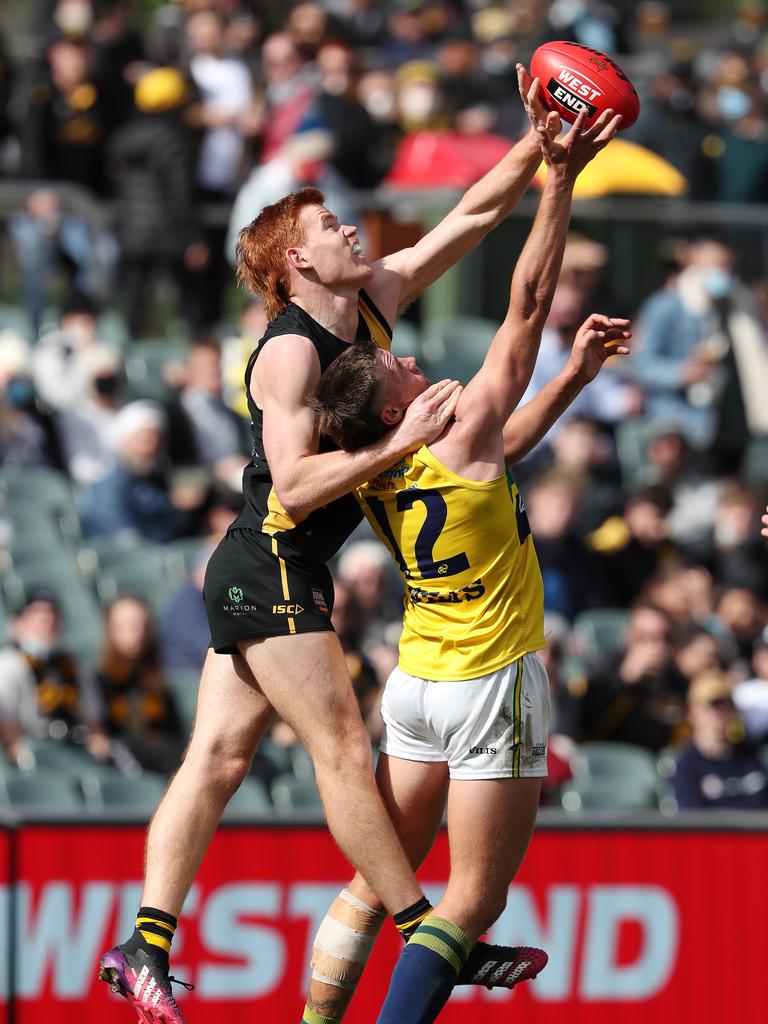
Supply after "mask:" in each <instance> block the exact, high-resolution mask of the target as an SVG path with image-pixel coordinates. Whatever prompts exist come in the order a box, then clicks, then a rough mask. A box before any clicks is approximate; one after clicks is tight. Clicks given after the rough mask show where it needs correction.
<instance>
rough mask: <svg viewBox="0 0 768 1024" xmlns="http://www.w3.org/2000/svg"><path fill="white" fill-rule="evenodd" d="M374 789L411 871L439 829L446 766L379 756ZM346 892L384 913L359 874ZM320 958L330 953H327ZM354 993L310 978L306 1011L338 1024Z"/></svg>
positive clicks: (444, 790) (374, 909)
mask: <svg viewBox="0 0 768 1024" xmlns="http://www.w3.org/2000/svg"><path fill="white" fill-rule="evenodd" d="M376 783H377V785H378V787H379V792H380V793H381V796H382V799H383V801H384V805H385V807H386V809H387V812H388V814H389V816H390V818H391V820H392V824H393V825H394V826H395V831H396V832H397V837H398V839H399V840H400V844H401V846H402V848H403V851H404V852H405V855H406V856H407V857H408V860H409V861H410V864H411V866H412V867H413V868H414V870H415V869H416V868H418V866H419V865H420V864H421V862H422V861H423V860H424V858H425V857H426V855H427V853H428V852H429V850H430V848H431V846H432V843H433V842H434V839H435V835H436V834H437V830H438V829H439V827H440V822H441V820H442V817H443V810H444V809H445V799H446V795H447V790H448V765H447V764H446V763H445V762H424V761H405V760H403V759H402V758H399V757H389V756H388V755H387V754H382V755H381V756H380V758H379V764H378V768H377V769H376ZM347 891H348V892H349V893H351V895H352V896H354V897H355V898H356V899H358V900H360V901H361V902H362V903H364V904H365V905H366V906H368V907H369V908H370V909H371V910H373V911H382V910H383V909H384V905H383V904H382V903H381V901H380V900H379V898H378V896H377V895H376V893H375V892H374V891H373V889H372V888H371V887H370V886H369V885H368V883H367V882H366V881H365V879H364V878H363V876H362V875H361V874H360V873H359V872H358V873H357V874H356V875H355V877H354V879H353V880H352V882H351V883H350V884H349V886H348V888H347ZM382 922H383V918H381V919H379V920H378V921H375V922H372V925H373V924H375V926H376V931H378V926H379V925H380V924H381V923H382ZM372 930H373V929H372ZM375 933H376V932H373V934H374V935H375ZM322 952H323V953H325V954H327V953H328V951H327V950H324V951H322ZM313 960H314V957H313ZM362 966H364V965H361V966H360V968H359V970H360V971H362ZM349 982H350V983H354V985H356V982H357V977H354V976H353V977H351V978H350V979H349ZM354 992H355V988H354V987H350V988H341V987H339V986H338V985H329V984H328V983H327V982H324V981H320V980H318V979H317V978H315V977H313V978H312V979H311V981H310V985H309V994H308V996H307V1009H309V1010H311V1011H313V1012H314V1013H316V1014H319V1015H321V1016H323V1017H329V1018H331V1019H337V1020H341V1018H342V1017H343V1016H344V1013H345V1012H346V1010H347V1007H348V1005H349V1003H350V1000H351V999H352V996H353V995H354Z"/></svg>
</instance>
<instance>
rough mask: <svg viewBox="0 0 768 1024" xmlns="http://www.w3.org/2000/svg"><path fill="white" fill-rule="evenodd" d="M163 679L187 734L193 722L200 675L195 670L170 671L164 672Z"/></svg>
mask: <svg viewBox="0 0 768 1024" xmlns="http://www.w3.org/2000/svg"><path fill="white" fill-rule="evenodd" d="M164 679H165V685H166V686H167V687H168V689H169V690H170V692H171V693H172V694H173V697H174V699H175V701H176V707H177V709H178V712H179V715H180V717H181V721H182V725H183V726H184V729H185V731H186V732H187V733H189V732H191V731H192V726H193V724H194V721H195V710H196V708H197V691H198V689H199V687H200V673H199V672H198V671H197V670H195V669H170V670H168V671H166V672H165V674H164Z"/></svg>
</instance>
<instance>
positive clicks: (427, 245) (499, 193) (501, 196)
mask: <svg viewBox="0 0 768 1024" xmlns="http://www.w3.org/2000/svg"><path fill="white" fill-rule="evenodd" d="M517 77H518V83H519V86H520V93H521V96H522V99H523V103H524V105H525V109H526V111H527V112H528V116H529V118H530V120H531V129H530V131H529V132H527V133H526V135H524V136H523V138H522V139H521V140H520V141H519V142H518V143H517V145H515V146H514V147H513V148H512V149H511V150H510V152H509V153H507V155H506V156H505V157H503V159H502V160H500V161H499V163H498V164H496V166H495V167H493V168H492V169H491V170H490V171H488V173H487V174H486V175H485V176H484V177H483V178H481V179H480V181H478V182H476V183H475V184H474V185H473V186H472V187H471V188H470V189H468V190H467V191H466V192H465V193H464V195H463V196H462V198H461V199H460V200H459V202H458V203H457V204H456V206H455V207H454V208H453V209H452V210H451V212H450V213H448V214H447V215H446V216H445V217H444V218H443V220H441V221H440V223H439V224H438V225H437V227H435V228H433V229H432V231H430V232H429V233H428V234H426V235H425V236H424V237H423V238H422V239H420V240H419V241H418V242H417V243H416V245H414V246H411V247H410V248H409V249H402V250H400V252H396V253H392V254H391V255H389V256H384V257H383V258H382V259H381V260H379V261H378V262H377V263H375V264H374V279H373V282H372V283H371V284H370V285H368V286H367V290H368V291H369V292H370V293H371V295H372V297H373V298H374V300H375V301H376V302H377V304H378V306H379V308H380V309H381V310H382V312H383V313H384V314H385V315H388V316H392V317H393V318H394V315H395V313H396V312H397V310H398V309H399V308H400V307H401V306H404V305H405V304H407V303H408V302H410V301H411V300H412V299H414V298H415V297H416V296H417V295H419V294H420V293H421V292H422V291H424V289H425V288H427V287H428V286H429V285H430V284H432V283H433V282H434V281H436V280H437V279H438V278H439V277H440V276H441V275H442V274H444V273H445V271H446V270H448V268H449V267H452V266H453V265H454V264H455V263H458V261H459V260H460V259H461V258H462V256H465V255H466V254H467V253H468V252H471V251H472V249H474V248H475V246H477V245H478V244H479V243H480V242H481V241H482V240H483V238H485V236H486V235H487V234H488V232H489V231H492V230H493V228H495V227H496V225H497V224H500V223H501V221H502V220H504V218H505V217H506V216H507V215H508V214H509V213H510V211H511V210H512V209H513V208H514V207H515V206H516V205H517V203H518V202H519V200H520V198H521V196H523V194H524V193H525V191H526V189H527V188H528V186H529V185H530V183H531V179H532V178H533V175H534V174H535V173H536V169H537V167H538V166H539V164H540V163H541V150H540V148H539V139H538V134H537V126H538V125H543V124H544V123H545V120H546V111H545V110H544V107H543V106H542V105H541V101H540V100H539V99H538V81H537V80H535V81H533V82H532V80H531V76H530V75H529V74H528V72H527V71H526V69H525V68H524V67H523V66H522V65H521V64H518V66H517Z"/></svg>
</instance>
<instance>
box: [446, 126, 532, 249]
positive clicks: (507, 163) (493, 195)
mask: <svg viewBox="0 0 768 1024" xmlns="http://www.w3.org/2000/svg"><path fill="white" fill-rule="evenodd" d="M540 163H541V150H540V148H539V143H538V139H537V136H536V133H535V132H534V131H529V132H527V133H526V134H525V135H524V136H523V138H522V139H520V141H519V142H518V143H517V145H516V146H514V147H513V148H512V149H511V150H510V151H509V153H507V155H506V156H505V157H503V159H501V160H500V161H499V162H498V163H497V164H496V166H495V167H493V168H491V170H490V171H488V173H487V174H486V175H484V176H483V177H482V178H481V179H480V181H478V182H476V183H475V184H474V185H473V186H472V187H471V188H470V189H468V190H467V191H466V192H465V193H464V195H463V196H462V198H461V200H460V201H459V202H458V203H457V205H456V207H455V208H454V210H453V215H455V216H457V217H467V218H469V219H470V220H475V221H476V222H477V230H478V231H482V232H483V233H485V232H487V231H489V230H490V229H491V228H493V227H495V226H496V225H497V224H498V223H499V222H500V221H502V220H503V219H504V218H505V217H506V216H507V214H508V213H510V211H511V210H513V209H514V207H515V206H516V205H517V203H518V202H519V201H520V199H521V197H522V196H523V195H524V193H525V191H526V189H527V188H528V186H529V185H530V183H531V180H532V178H533V176H534V174H535V173H536V169H537V168H538V166H539V164H540Z"/></svg>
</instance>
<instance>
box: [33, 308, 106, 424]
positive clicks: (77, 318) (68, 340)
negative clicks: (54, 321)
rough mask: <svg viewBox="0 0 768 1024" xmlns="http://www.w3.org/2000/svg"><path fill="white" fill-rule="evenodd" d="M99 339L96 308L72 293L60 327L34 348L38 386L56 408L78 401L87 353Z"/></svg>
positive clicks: (82, 392) (83, 386) (84, 379)
mask: <svg viewBox="0 0 768 1024" xmlns="http://www.w3.org/2000/svg"><path fill="white" fill-rule="evenodd" d="M97 338H98V331H97V314H96V307H95V306H94V305H93V303H92V302H91V301H90V300H89V299H87V298H86V297H85V296H83V295H76V296H73V297H72V298H71V299H70V301H69V302H68V303H67V304H66V305H65V307H64V309H63V310H62V311H61V315H60V317H59V323H58V326H57V327H55V328H54V329H53V330H51V331H48V332H47V333H46V334H44V335H43V336H42V338H41V339H40V341H39V342H38V343H37V345H35V347H34V349H33V350H32V374H33V378H34V382H35V389H36V391H37V393H38V395H39V396H40V398H41V399H42V400H43V401H44V402H45V404H46V405H47V406H48V407H49V408H51V409H56V410H61V409H70V408H72V407H73V406H75V405H77V404H79V403H80V402H81V401H82V399H83V397H84V395H85V392H86V388H87V369H86V367H87V365H88V359H87V356H88V354H89V353H90V351H91V349H93V347H94V346H95V345H96V342H97Z"/></svg>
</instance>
